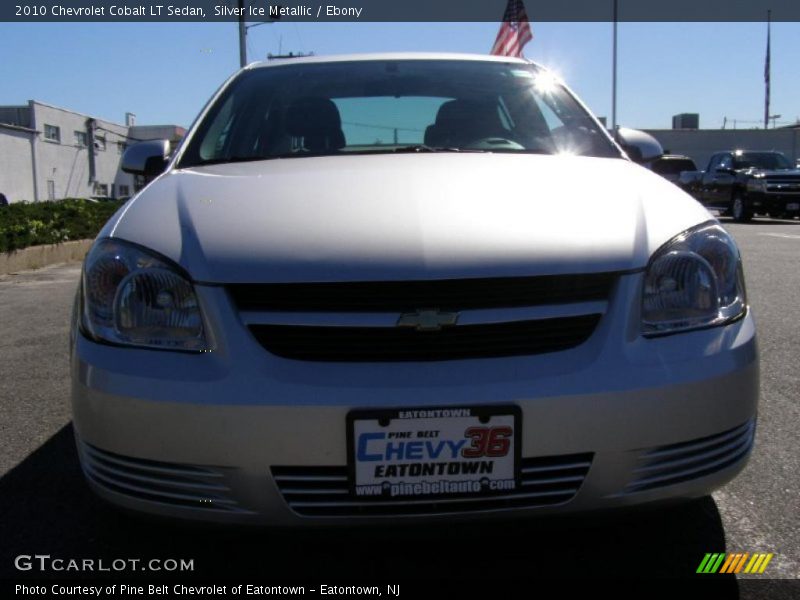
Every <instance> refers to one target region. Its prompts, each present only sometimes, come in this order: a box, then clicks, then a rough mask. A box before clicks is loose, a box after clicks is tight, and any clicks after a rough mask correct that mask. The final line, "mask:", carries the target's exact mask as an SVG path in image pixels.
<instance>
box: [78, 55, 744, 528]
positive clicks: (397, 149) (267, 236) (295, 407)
mask: <svg viewBox="0 0 800 600" xmlns="http://www.w3.org/2000/svg"><path fill="white" fill-rule="evenodd" d="M169 156H170V153H169V150H168V144H167V143H166V142H160V143H154V142H147V143H144V144H142V145H138V146H134V147H132V148H130V149H129V150H128V151H127V152H126V154H125V157H124V158H123V164H124V168H126V169H127V170H129V171H132V172H136V173H140V174H145V175H148V174H149V175H151V176H154V175H158V176H157V177H156V178H155V180H154V181H152V182H151V183H150V184H149V185H148V186H147V187H146V188H145V189H144V190H143V191H141V192H140V193H139V194H137V195H136V196H135V197H134V198H133V199H131V200H130V201H129V202H128V203H127V204H126V205H125V206H124V207H123V208H122V209H121V210H120V211H119V213H118V214H117V215H115V216H114V217H113V218H112V219H111V220H110V221H109V223H108V224H107V225H106V227H105V229H104V230H103V231H102V232H101V234H100V236H99V237H98V239H97V240H96V242H95V244H94V246H93V248H92V249H91V251H90V252H89V254H88V256H87V258H86V262H85V264H84V268H83V276H82V283H81V286H80V290H79V294H78V302H77V303H76V311H75V316H74V323H73V333H72V363H71V364H72V380H73V387H72V403H73V410H74V425H75V433H76V439H77V447H78V451H79V456H80V461H81V465H82V468H83V471H84V473H85V476H86V478H87V480H88V482H89V484H90V485H91V487H92V489H94V490H95V491H96V492H97V493H98V494H100V495H101V496H102V497H103V498H106V499H107V500H109V501H111V502H113V503H114V504H117V505H119V506H122V507H126V508H129V509H135V510H138V511H143V512H147V513H153V514H158V515H166V516H172V517H179V518H188V519H199V520H208V521H218V522H240V523H254V524H268V525H313V524H323V523H368V522H381V521H385V520H391V521H392V522H396V521H397V520H398V519H420V520H424V519H445V518H448V517H453V516H463V515H470V516H472V517H476V518H477V517H490V516H496V515H506V516H507V515H509V514H513V515H519V516H534V515H549V514H554V513H566V512H580V511H588V510H596V509H604V508H612V507H621V506H632V505H640V504H647V503H653V502H658V501H668V500H675V499H685V498H692V497H697V496H702V495H705V494H708V493H709V492H710V491H711V490H713V489H715V488H717V487H719V486H721V485H723V484H724V483H726V482H727V481H729V480H730V479H732V478H733V477H734V476H735V475H736V474H737V473H738V472H739V471H740V470H741V469H742V468H743V466H744V464H745V462H746V461H747V458H748V455H749V452H750V449H751V448H752V444H753V437H754V431H755V422H756V421H755V420H756V409H757V400H758V356H757V350H756V332H755V325H754V321H753V317H752V314H751V312H750V309H749V307H748V305H747V300H746V296H745V286H744V276H743V273H742V267H741V260H740V256H739V250H738V249H737V246H736V244H735V242H734V240H733V238H732V237H731V236H730V235H729V234H728V233H726V231H725V230H724V229H723V228H722V227H721V226H720V225H719V223H718V222H717V221H716V220H715V219H714V218H713V217H711V216H710V214H709V213H708V212H707V211H706V210H705V209H704V208H703V207H702V206H700V205H699V204H698V203H697V202H695V201H694V200H693V199H692V198H690V197H689V196H688V195H686V194H685V193H683V192H682V191H680V190H679V189H678V188H677V187H675V186H674V185H672V184H670V183H669V182H667V181H666V180H664V179H663V178H661V177H659V176H658V175H655V174H654V173H652V172H650V171H648V170H646V169H644V168H642V167H640V166H638V165H636V164H634V163H633V162H631V161H630V160H629V159H628V158H627V156H626V154H625V153H624V152H623V151H622V149H621V148H620V147H619V146H618V145H617V144H616V143H615V142H614V141H613V140H612V139H611V138H610V137H609V135H608V134H607V132H606V131H605V130H604V129H603V127H602V126H601V125H600V124H599V123H598V121H597V120H596V119H595V118H594V117H592V116H591V115H590V114H589V112H588V110H587V109H586V108H585V107H584V106H583V105H582V104H581V103H580V102H579V101H578V100H577V99H576V98H575V96H574V95H573V94H572V93H571V92H570V91H569V90H568V89H567V88H566V87H565V86H564V85H563V83H561V82H560V81H559V80H558V78H556V77H554V76H553V75H552V74H551V73H549V72H548V71H547V70H545V69H543V68H542V67H539V66H538V65H536V64H533V63H530V62H527V61H524V60H520V59H510V58H498V57H485V56H463V55H433V54H413V55H406V54H396V55H368V56H346V57H311V58H301V59H292V60H286V61H273V62H269V63H267V64H254V65H251V66H248V67H247V68H245V69H243V70H241V71H239V72H238V73H236V74H235V75H234V76H233V77H232V78H231V79H230V80H228V81H227V82H226V83H225V84H224V85H223V86H222V88H221V89H220V90H219V91H218V92H217V94H216V95H215V96H214V97H213V98H212V99H211V101H210V102H209V104H208V105H207V106H206V108H205V109H204V110H203V112H202V113H201V115H200V117H199V119H198V120H197V122H196V124H195V125H194V126H193V127H192V129H191V131H190V132H189V133H188V135H187V136H186V139H185V141H184V142H183V143H182V145H181V147H180V148H179V149H178V151H177V152H176V153H175V154H174V155H173V156H172V157H171V158H167V157H169ZM642 158H643V159H648V158H652V157H648V156H642ZM162 171H163V172H162ZM159 173H160V174H159Z"/></svg>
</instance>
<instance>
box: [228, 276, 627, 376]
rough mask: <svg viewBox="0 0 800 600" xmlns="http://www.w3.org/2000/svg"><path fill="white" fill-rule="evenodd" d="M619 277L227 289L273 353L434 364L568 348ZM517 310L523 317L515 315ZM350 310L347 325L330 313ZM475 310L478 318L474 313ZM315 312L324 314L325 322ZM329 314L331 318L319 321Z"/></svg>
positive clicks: (589, 326) (588, 327) (584, 333)
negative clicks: (410, 322)
mask: <svg viewBox="0 0 800 600" xmlns="http://www.w3.org/2000/svg"><path fill="white" fill-rule="evenodd" d="M617 277H618V274H617V273H590V274H584V275H553V276H541V277H517V278H496V279H457V280H434V281H377V282H350V283H308V284H305V283H303V284H264V285H256V284H252V285H251V284H242V285H231V286H228V288H227V289H228V292H229V293H230V295H231V298H232V300H233V302H234V303H235V305H236V307H237V308H238V309H239V311H240V313H242V314H243V315H244V320H245V322H246V323H247V325H248V327H249V329H250V331H251V333H252V334H253V335H254V337H255V338H256V340H257V341H258V342H259V343H260V344H261V345H262V346H263V347H264V348H265V349H266V350H267V351H269V352H270V353H272V354H274V355H276V356H281V357H284V358H290V359H295V360H307V361H333V362H335V361H357V362H377V361H432V360H455V359H467V358H486V357H501V356H522V355H533V354H540V353H545V352H557V351H561V350H568V349H570V348H574V347H576V346H578V345H580V344H582V343H583V342H585V341H586V340H587V339H588V338H589V337H590V336H591V335H592V333H593V332H594V330H595V328H596V326H597V324H598V322H599V321H600V318H601V316H602V313H603V312H604V311H605V303H606V302H607V301H608V297H609V295H610V293H611V288H612V286H613V285H614V283H615V281H616V280H617ZM535 307H544V308H543V309H539V308H535ZM487 309H488V310H494V311H499V312H495V313H494V314H492V316H491V317H487V316H486V315H485V314H482V313H472V315H471V316H472V319H471V320H470V322H468V323H464V324H461V323H457V324H455V325H452V326H443V327H441V328H440V329H437V330H434V331H432V330H425V329H424V328H422V327H420V328H414V327H395V323H397V322H398V320H399V319H400V318H401V315H404V314H405V315H412V316H413V315H416V314H418V313H419V312H420V311H422V312H427V311H430V312H432V313H434V314H435V313H442V312H459V313H465V312H466V313H468V311H481V310H487ZM520 310H522V311H523V312H524V313H525V314H520V313H519V312H516V313H515V312H514V311H520ZM503 311H505V312H503ZM537 311H538V312H537ZM512 313H513V314H512ZM348 314H349V315H350V316H349V317H348V318H347V319H345V321H346V322H340V321H337V320H336V319H340V318H342V316H343V315H348ZM372 314H374V315H378V316H379V318H380V319H381V322H380V324H379V325H376V323H375V321H374V319H372V317H371V316H369V315H372ZM476 314H480V316H479V317H477V318H476V317H475V315H476ZM321 315H322V316H323V317H325V319H323V324H321V323H320V316H321ZM287 316H288V319H290V320H289V322H287ZM331 317H333V319H332V320H331ZM326 319H327V321H328V322H324V321H325V320H326ZM462 320H467V319H462ZM362 323H364V324H362ZM366 323H368V325H367V324H366Z"/></svg>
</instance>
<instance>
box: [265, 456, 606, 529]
mask: <svg viewBox="0 0 800 600" xmlns="http://www.w3.org/2000/svg"><path fill="white" fill-rule="evenodd" d="M592 457H593V455H592V454H572V455H565V456H548V457H542V458H526V459H523V460H522V467H521V469H520V472H521V475H520V486H519V487H518V488H517V489H516V490H514V491H513V492H508V493H505V494H503V495H498V496H480V497H475V496H472V497H470V496H460V497H452V498H439V499H435V500H433V499H422V500H420V499H414V500H410V499H405V500H396V499H394V500H382V499H380V500H378V499H371V500H362V499H360V498H357V497H355V496H353V495H352V494H351V493H350V486H349V480H348V475H347V467H272V477H273V478H274V480H275V483H276V484H277V486H278V489H279V490H280V492H281V494H282V495H283V498H284V500H285V501H286V503H287V504H288V505H289V507H290V508H291V509H292V510H293V511H294V512H296V513H297V514H299V515H301V516H307V517H369V516H402V515H435V514H443V513H463V512H474V511H492V510H504V509H510V508H536V507H542V506H553V505H556V504H564V503H566V502H569V501H570V500H572V498H574V497H575V494H577V493H578V490H579V489H580V487H581V484H582V483H583V480H584V479H585V478H586V474H587V473H588V472H589V467H590V466H591V464H592Z"/></svg>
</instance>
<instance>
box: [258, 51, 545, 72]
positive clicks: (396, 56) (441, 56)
mask: <svg viewBox="0 0 800 600" xmlns="http://www.w3.org/2000/svg"><path fill="white" fill-rule="evenodd" d="M370 60H466V61H476V62H500V63H517V64H521V65H531V64H533V65H536V66H538V67H541V65H537V64H536V63H534V62H533V61H530V60H527V59H524V58H515V57H511V56H492V55H489V54H461V53H456V52H386V53H384V52H380V53H370V54H336V55H330V56H293V57H291V58H276V59H273V60H266V61H258V62H253V63H250V64H249V65H247V66H246V67H245V69H264V68H269V67H277V66H283V65H294V64H315V63H332V62H362V61H370Z"/></svg>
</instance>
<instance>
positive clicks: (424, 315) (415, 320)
mask: <svg viewBox="0 0 800 600" xmlns="http://www.w3.org/2000/svg"><path fill="white" fill-rule="evenodd" d="M457 321H458V313H455V312H440V311H439V310H438V309H435V308H433V309H423V310H418V311H417V312H413V313H405V314H402V315H400V318H399V319H398V321H397V326H398V327H413V328H414V329H416V330H417V331H439V330H440V329H441V328H442V327H450V326H452V325H455V324H456V322H457Z"/></svg>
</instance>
